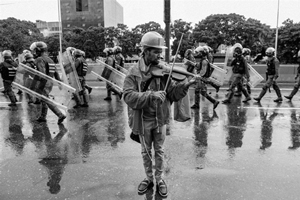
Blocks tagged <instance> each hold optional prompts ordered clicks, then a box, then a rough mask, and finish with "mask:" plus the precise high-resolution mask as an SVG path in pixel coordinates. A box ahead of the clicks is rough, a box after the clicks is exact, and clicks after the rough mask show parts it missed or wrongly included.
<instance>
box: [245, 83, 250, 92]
mask: <svg viewBox="0 0 300 200" xmlns="http://www.w3.org/2000/svg"><path fill="white" fill-rule="evenodd" d="M246 87H247V92H248V94H251V87H250V85H248V84H246Z"/></svg>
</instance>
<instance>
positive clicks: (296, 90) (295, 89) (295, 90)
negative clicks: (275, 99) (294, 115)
mask: <svg viewBox="0 0 300 200" xmlns="http://www.w3.org/2000/svg"><path fill="white" fill-rule="evenodd" d="M298 89H299V88H298V87H294V89H293V91H292V92H291V94H290V95H289V96H284V97H285V98H287V99H288V100H292V98H293V97H294V95H295V94H296V93H297V92H298Z"/></svg>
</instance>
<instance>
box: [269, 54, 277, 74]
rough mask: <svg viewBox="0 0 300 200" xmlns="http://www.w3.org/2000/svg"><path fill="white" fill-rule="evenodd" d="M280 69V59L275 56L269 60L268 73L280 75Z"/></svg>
mask: <svg viewBox="0 0 300 200" xmlns="http://www.w3.org/2000/svg"><path fill="white" fill-rule="evenodd" d="M278 69H279V61H278V59H277V58H275V57H273V58H272V59H271V60H268V61H267V74H268V75H270V76H272V75H276V74H277V75H278Z"/></svg>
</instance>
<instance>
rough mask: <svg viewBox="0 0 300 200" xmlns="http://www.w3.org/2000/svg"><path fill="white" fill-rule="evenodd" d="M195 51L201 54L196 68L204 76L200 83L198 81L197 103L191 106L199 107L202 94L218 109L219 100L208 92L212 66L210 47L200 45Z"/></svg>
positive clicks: (196, 89)
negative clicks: (209, 53) (207, 85)
mask: <svg viewBox="0 0 300 200" xmlns="http://www.w3.org/2000/svg"><path fill="white" fill-rule="evenodd" d="M195 52H196V54H198V55H199V56H200V62H199V64H197V65H196V70H197V74H199V75H200V76H201V77H202V80H201V81H199V83H197V85H196V88H195V103H194V105H193V106H192V107H191V108H193V109H198V108H199V104H200V94H201V95H202V96H204V97H205V98H206V99H207V100H209V101H210V102H211V103H213V105H214V107H213V109H216V108H217V106H218V105H219V101H217V100H215V99H214V98H213V97H211V96H210V95H209V94H207V87H206V82H209V81H208V78H209V77H210V75H211V66H210V64H209V61H208V60H207V54H208V48H205V47H203V46H199V47H197V48H196V50H195Z"/></svg>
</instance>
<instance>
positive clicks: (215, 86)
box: [210, 82, 220, 93]
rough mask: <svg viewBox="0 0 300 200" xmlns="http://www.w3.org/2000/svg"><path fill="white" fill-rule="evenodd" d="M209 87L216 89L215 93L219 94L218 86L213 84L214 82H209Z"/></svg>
mask: <svg viewBox="0 0 300 200" xmlns="http://www.w3.org/2000/svg"><path fill="white" fill-rule="evenodd" d="M210 85H211V86H212V87H213V88H215V89H216V93H218V92H219V90H220V86H218V85H217V84H215V83H214V82H211V83H210Z"/></svg>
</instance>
